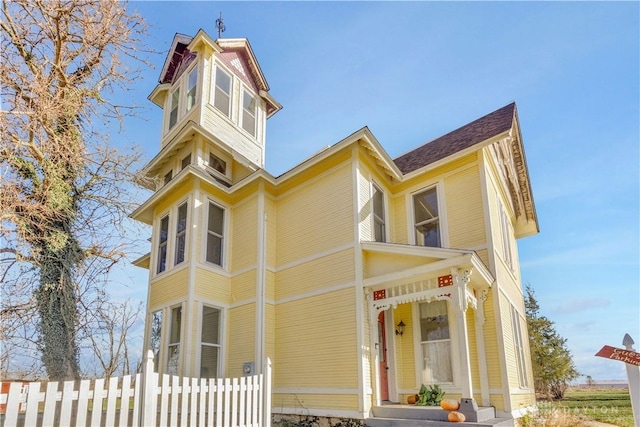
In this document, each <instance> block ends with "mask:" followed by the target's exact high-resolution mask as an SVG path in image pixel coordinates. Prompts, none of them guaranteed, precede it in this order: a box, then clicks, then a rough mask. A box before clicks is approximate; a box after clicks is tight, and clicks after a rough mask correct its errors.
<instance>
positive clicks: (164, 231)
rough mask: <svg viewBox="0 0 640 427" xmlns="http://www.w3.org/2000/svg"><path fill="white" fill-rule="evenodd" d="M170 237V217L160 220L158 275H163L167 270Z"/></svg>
mask: <svg viewBox="0 0 640 427" xmlns="http://www.w3.org/2000/svg"><path fill="white" fill-rule="evenodd" d="M168 235H169V216H168V215H167V216H165V217H164V218H162V219H161V220H160V235H159V243H158V265H157V269H156V273H162V272H163V271H164V270H165V269H166V268H167V238H168Z"/></svg>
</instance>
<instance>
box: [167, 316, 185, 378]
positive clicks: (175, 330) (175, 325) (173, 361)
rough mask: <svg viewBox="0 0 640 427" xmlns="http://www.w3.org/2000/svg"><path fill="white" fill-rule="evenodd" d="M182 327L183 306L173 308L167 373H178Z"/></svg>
mask: <svg viewBox="0 0 640 427" xmlns="http://www.w3.org/2000/svg"><path fill="white" fill-rule="evenodd" d="M181 329H182V306H178V307H174V308H172V309H171V328H170V330H169V344H168V347H167V350H168V351H167V374H172V375H177V374H178V366H179V362H180V334H181Z"/></svg>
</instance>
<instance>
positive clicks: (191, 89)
mask: <svg viewBox="0 0 640 427" xmlns="http://www.w3.org/2000/svg"><path fill="white" fill-rule="evenodd" d="M197 89H198V67H194V68H193V70H191V72H190V73H189V79H188V81H187V111H189V110H191V109H192V108H193V106H194V105H196V91H197Z"/></svg>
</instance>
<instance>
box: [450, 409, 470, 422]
mask: <svg viewBox="0 0 640 427" xmlns="http://www.w3.org/2000/svg"><path fill="white" fill-rule="evenodd" d="M448 418H449V421H450V422H452V423H463V422H464V420H466V419H467V417H465V416H464V414H463V413H462V412H457V411H452V412H449V416H448Z"/></svg>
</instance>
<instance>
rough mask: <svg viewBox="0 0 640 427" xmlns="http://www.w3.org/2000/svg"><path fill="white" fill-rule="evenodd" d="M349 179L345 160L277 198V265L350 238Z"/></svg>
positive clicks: (326, 248)
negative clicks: (336, 166)
mask: <svg viewBox="0 0 640 427" xmlns="http://www.w3.org/2000/svg"><path fill="white" fill-rule="evenodd" d="M352 181H353V180H352V179H351V165H350V163H346V164H344V165H342V166H340V167H338V168H336V169H334V170H332V171H331V172H330V173H328V174H326V175H323V176H321V177H320V178H318V179H316V180H315V181H313V182H312V183H310V184H309V185H305V186H303V187H301V188H300V189H299V190H296V191H293V192H291V193H289V194H287V195H285V196H283V197H282V198H281V199H280V200H279V201H278V211H277V223H278V226H277V235H276V244H277V248H278V249H277V265H282V264H286V263H290V262H292V261H295V260H298V259H301V258H304V257H308V256H310V255H313V254H316V253H318V252H323V251H326V250H329V249H331V248H335V247H336V246H340V245H344V244H345V243H347V242H352V241H353V238H354V231H353V229H354V224H353V222H354V221H353V188H352V185H351V183H352Z"/></svg>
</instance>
